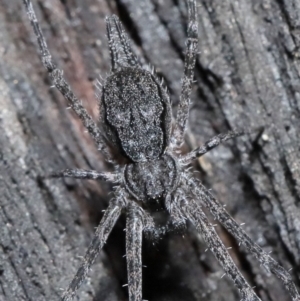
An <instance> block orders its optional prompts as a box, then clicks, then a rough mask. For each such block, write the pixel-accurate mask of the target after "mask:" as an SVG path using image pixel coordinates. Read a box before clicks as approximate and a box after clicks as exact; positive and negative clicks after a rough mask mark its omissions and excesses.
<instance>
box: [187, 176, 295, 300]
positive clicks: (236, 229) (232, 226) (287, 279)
mask: <svg viewBox="0 0 300 301" xmlns="http://www.w3.org/2000/svg"><path fill="white" fill-rule="evenodd" d="M183 178H184V179H185V180H186V181H187V184H188V185H189V187H190V188H191V190H192V191H193V194H194V195H196V196H197V197H199V198H200V199H201V200H202V201H203V203H204V205H205V206H206V207H207V208H208V209H209V210H210V212H211V214H212V215H213V216H214V218H215V219H216V220H218V221H220V223H221V224H222V225H223V226H224V228H225V229H226V230H227V231H228V232H229V233H230V234H231V235H233V236H234V237H235V239H236V240H237V241H238V242H239V243H240V244H243V245H244V246H245V247H246V248H247V249H248V250H249V251H250V252H251V253H252V254H253V255H254V256H255V257H256V258H257V259H258V261H259V262H260V263H261V264H262V265H263V266H264V267H265V268H266V269H267V270H268V271H271V272H272V273H273V274H274V275H276V277H277V278H278V279H280V280H281V281H282V283H283V284H284V286H285V288H286V289H287V291H288V292H289V294H290V295H291V297H292V300H293V301H300V295H299V293H298V291H297V288H296V286H295V284H294V282H293V280H292V277H291V275H290V274H289V273H288V272H287V271H286V270H285V269H284V268H283V267H282V266H281V265H280V264H279V263H278V262H277V261H276V260H274V259H273V258H272V257H271V256H270V255H269V254H267V253H266V252H265V251H264V250H263V249H262V248H261V247H260V246H258V245H257V244H256V243H254V241H253V240H252V239H251V238H250V237H249V236H248V234H247V233H246V232H245V231H244V230H243V229H242V228H241V227H240V225H239V224H238V223H237V222H236V221H235V220H234V219H233V218H232V217H231V216H230V214H229V213H228V212H227V211H226V210H225V208H224V207H223V206H222V205H221V204H220V203H219V202H218V200H216V199H215V198H214V197H213V195H212V194H211V193H210V192H209V191H208V190H207V189H206V188H205V187H204V186H203V185H202V184H201V183H200V182H199V181H195V180H191V179H189V177H188V176H187V175H183Z"/></svg>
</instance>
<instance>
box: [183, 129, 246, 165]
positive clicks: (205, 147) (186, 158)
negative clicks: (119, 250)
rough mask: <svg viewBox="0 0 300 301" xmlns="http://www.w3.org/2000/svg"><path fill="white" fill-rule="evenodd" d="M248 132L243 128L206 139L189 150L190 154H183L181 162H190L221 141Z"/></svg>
mask: <svg viewBox="0 0 300 301" xmlns="http://www.w3.org/2000/svg"><path fill="white" fill-rule="evenodd" d="M248 133H249V131H245V130H243V129H242V130H233V131H229V132H227V133H226V134H219V135H217V136H215V137H213V138H211V139H209V140H208V141H206V142H205V143H204V144H203V145H202V146H199V147H197V148H196V149H194V150H192V151H191V152H189V153H188V154H186V155H184V156H182V158H181V159H180V162H181V163H183V164H185V163H189V162H191V161H192V160H194V159H196V158H199V157H201V156H203V155H204V154H206V153H207V152H209V151H210V150H212V149H214V148H215V147H217V146H218V145H219V144H220V143H222V142H224V141H227V140H229V139H233V138H235V137H239V136H242V135H245V134H248Z"/></svg>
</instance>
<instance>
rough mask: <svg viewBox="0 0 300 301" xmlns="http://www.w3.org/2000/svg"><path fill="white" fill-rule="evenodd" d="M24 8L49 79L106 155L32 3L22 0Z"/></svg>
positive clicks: (96, 129)
mask: <svg viewBox="0 0 300 301" xmlns="http://www.w3.org/2000/svg"><path fill="white" fill-rule="evenodd" d="M23 2H24V4H25V8H26V12H27V15H28V17H29V20H30V23H31V25H32V27H33V30H34V33H35V35H36V38H37V42H38V46H39V49H40V52H41V59H42V63H43V65H44V67H45V68H46V69H47V71H48V73H49V76H50V78H51V80H52V81H53V84H54V85H55V87H56V88H57V89H58V90H59V91H60V93H61V94H62V95H63V96H64V97H65V98H66V99H67V100H68V102H69V104H70V106H71V108H72V109H73V110H74V112H75V113H76V114H77V116H78V117H79V118H80V119H81V120H82V122H83V125H84V126H85V127H86V129H87V130H88V132H89V133H90V135H91V137H92V138H93V140H94V141H95V143H96V145H97V147H98V149H99V150H100V151H103V152H104V153H105V154H106V156H108V152H107V150H106V145H105V143H104V141H103V138H102V135H101V132H100V130H99V128H98V126H97V124H96V123H95V122H94V121H93V119H92V118H91V116H90V115H89V114H88V113H87V111H86V109H85V108H84V107H83V106H82V104H81V101H80V100H79V99H78V98H77V97H76V95H75V94H74V93H73V92H72V90H71V87H70V86H69V84H68V83H67V82H66V80H65V79H64V77H63V71H62V70H59V69H57V67H56V66H55V64H54V62H53V60H52V57H51V54H50V52H49V50H48V46H47V43H46V40H45V38H44V35H43V32H42V30H41V27H40V25H39V23H38V20H37V18H36V15H35V12H34V9H33V6H32V3H31V1H30V0H23Z"/></svg>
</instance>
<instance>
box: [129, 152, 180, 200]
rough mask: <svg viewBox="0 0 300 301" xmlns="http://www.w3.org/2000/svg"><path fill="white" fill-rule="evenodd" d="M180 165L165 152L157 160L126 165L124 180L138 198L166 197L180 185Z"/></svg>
mask: <svg viewBox="0 0 300 301" xmlns="http://www.w3.org/2000/svg"><path fill="white" fill-rule="evenodd" d="M178 180H179V166H178V161H177V159H176V158H175V157H173V156H172V155H170V154H165V155H163V156H160V157H158V158H157V159H156V160H149V161H146V162H139V163H134V164H128V165H126V167H125V169H124V182H125V185H126V188H127V190H128V191H129V192H130V194H131V195H132V196H133V197H134V198H135V199H137V200H141V201H143V200H144V201H146V200H147V199H158V198H161V197H166V195H168V194H170V193H171V192H172V191H173V190H174V189H175V188H176V186H177V185H178Z"/></svg>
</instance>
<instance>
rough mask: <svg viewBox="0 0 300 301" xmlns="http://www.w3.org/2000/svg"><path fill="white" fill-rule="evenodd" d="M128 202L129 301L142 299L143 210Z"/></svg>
mask: <svg viewBox="0 0 300 301" xmlns="http://www.w3.org/2000/svg"><path fill="white" fill-rule="evenodd" d="M142 210H143V209H142V208H141V207H140V206H138V205H137V204H136V203H135V202H129V204H128V206H127V219H126V261H127V277H128V294H129V301H142V233H143V228H144V225H143V212H142Z"/></svg>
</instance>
